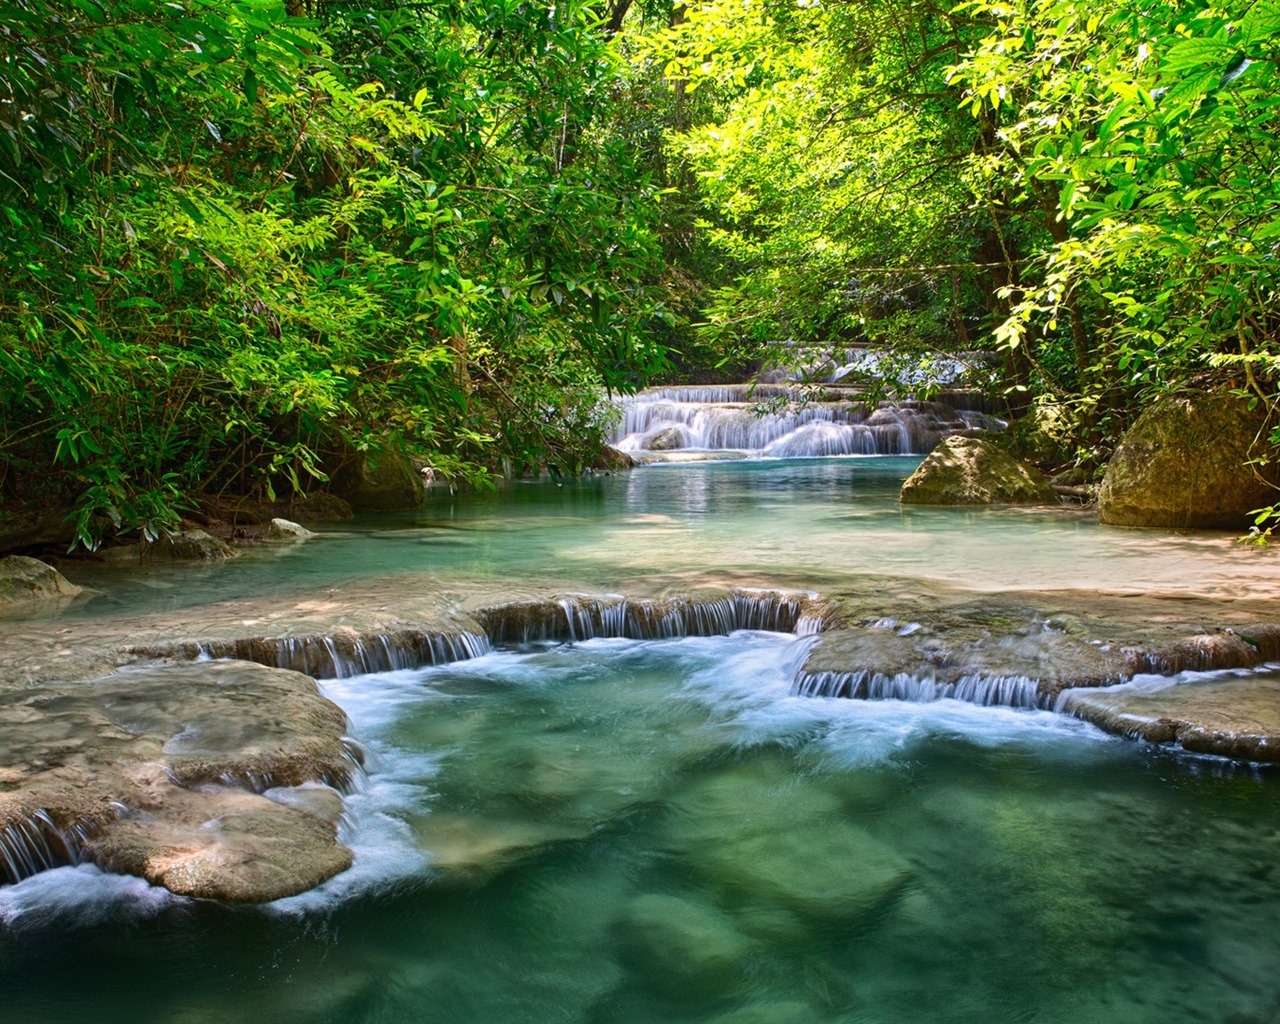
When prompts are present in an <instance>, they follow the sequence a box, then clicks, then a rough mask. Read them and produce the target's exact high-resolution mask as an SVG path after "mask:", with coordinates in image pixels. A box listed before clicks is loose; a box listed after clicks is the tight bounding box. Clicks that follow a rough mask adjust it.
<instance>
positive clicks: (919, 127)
mask: <svg viewBox="0 0 1280 1024" xmlns="http://www.w3.org/2000/svg"><path fill="white" fill-rule="evenodd" d="M1278 58H1280V0H1253V2H1243V0H1241V2H1236V3H1227V4H1221V5H1212V4H1202V3H1184V2H1173V0H1147V2H1144V3H1142V4H1138V3H1135V2H1133V0H1090V2H1088V3H1084V2H1075V0H1002V2H993V0H963V2H960V3H958V4H954V5H953V4H951V3H947V2H934V0H874V2H872V0H843V2H823V0H705V2H703V3H699V4H693V3H670V2H667V0H637V2H632V0H609V2H605V0H568V2H563V3H555V4H549V3H536V2H529V0H477V2H469V3H462V2H457V0H368V2H354V0H168V2H156V0H13V2H10V3H7V4H5V5H3V7H0V234H2V235H3V243H2V246H0V502H3V503H4V504H5V506H6V507H13V506H15V505H16V504H21V503H23V502H26V503H45V504H49V505H61V506H66V507H69V508H74V512H73V517H74V524H75V528H76V533H77V535H78V540H79V541H80V542H81V543H83V544H85V545H88V546H92V545H94V544H96V543H98V542H99V541H101V540H102V539H103V538H104V537H110V536H115V535H117V534H121V533H129V532H131V531H141V532H142V533H143V534H144V535H146V536H148V537H154V536H156V535H157V534H158V533H159V532H161V531H163V530H165V529H167V528H170V527H172V526H173V525H174V524H175V523H177V522H178V521H179V520H180V518H181V516H182V514H183V511H184V510H186V509H189V508H191V507H192V506H193V504H194V503H195V502H197V501H199V500H200V498H201V497H202V496H205V495H210V494H218V493H246V492H256V493H260V494H262V495H266V496H272V497H274V496H275V495H276V494H278V493H285V494H287V493H295V492H305V491H308V490H311V489H316V488H323V486H324V485H325V480H326V478H327V477H328V475H329V474H330V473H331V472H332V471H333V469H334V467H335V466H338V465H341V464H342V462H343V461H344V460H348V459H350V458H352V457H353V456H355V455H358V454H359V453H362V452H367V451H374V452H378V451H383V452H385V451H398V452H404V453H408V454H412V455H414V456H417V457H419V458H421V459H423V460H424V461H426V462H429V463H430V464H431V465H432V466H434V467H436V468H437V469H438V470H439V471H441V472H443V473H447V474H450V475H452V476H455V477H459V478H463V479H467V480H471V481H473V482H483V481H485V480H487V479H490V478H492V476H493V475H494V474H501V473H506V474H513V473H520V472H523V471H525V470H529V469H535V468H538V467H549V468H554V469H555V470H556V471H557V472H563V473H575V472H579V471H581V470H582V469H583V468H584V467H586V466H588V465H589V464H590V463H591V462H592V461H593V460H594V459H595V458H597V457H598V454H599V452H600V449H601V446H602V444H603V441H604V439H605V438H606V437H607V434H608V423H607V411H606V407H604V406H602V405H601V401H600V399H601V397H602V396H604V395H607V394H610V393H619V392H622V393H625V392H627V391H630V390H633V389H635V388H638V387H641V386H643V385H644V384H645V383H647V382H649V381H651V380H655V379H662V378H668V377H672V376H679V375H681V374H689V373H693V372H697V371H708V370H711V369H713V368H715V367H717V366H719V367H722V368H740V367H744V366H747V365H750V364H751V363H752V361H753V360H759V359H763V358H768V357H769V353H770V350H771V347H773V346H776V345H777V344H778V343H779V342H786V343H788V344H790V345H792V346H795V345H799V346H805V345H812V346H828V347H831V346H838V345H843V344H850V345H851V344H872V345H884V346H890V347H892V350H893V351H894V352H896V353H898V354H899V356H900V357H902V358H907V359H915V358H919V357H922V356H924V355H927V354H929V353H937V352H941V353H948V352H969V351H987V352H991V353H994V354H995V355H994V357H993V358H995V359H996V360H998V364H999V366H1000V370H999V372H998V373H997V374H996V375H995V377H994V378H993V379H992V381H991V385H990V386H991V387H992V388H993V390H994V391H995V392H996V393H997V394H998V395H999V396H1000V398H1001V400H1002V401H1004V402H1005V403H1007V405H1008V407H1009V408H1010V409H1011V410H1012V411H1014V412H1018V413H1022V412H1026V411H1028V410H1033V409H1034V408H1036V407H1037V406H1038V405H1044V404H1045V403H1052V404H1053V407H1054V408H1055V409H1056V410H1058V413H1059V415H1060V420H1061V422H1064V423H1066V424H1067V428H1066V429H1065V432H1063V433H1062V434H1061V440H1062V443H1063V446H1064V451H1063V454H1064V456H1065V457H1068V458H1071V459H1074V460H1076V461H1078V462H1079V463H1080V464H1081V465H1082V466H1085V467H1086V468H1091V469H1096V467H1098V466H1100V465H1101V464H1102V462H1103V461H1104V460H1105V458H1106V456H1107V453H1108V452H1109V450H1110V447H1111V446H1112V445H1114V443H1115V440H1116V437H1117V436H1118V433H1119V431H1120V430H1121V429H1122V428H1123V427H1124V426H1125V425H1126V424H1127V423H1128V422H1131V420H1132V419H1133V417H1134V416H1135V415H1136V413H1137V411H1139V410H1140V409H1141V408H1142V407H1143V406H1144V404H1145V403H1147V402H1148V401H1150V400H1151V398H1152V397H1153V396H1154V395H1156V394H1159V393H1162V392H1165V391H1169V390H1176V389H1178V388H1182V387H1186V386H1188V385H1189V384H1190V383H1191V382H1193V381H1195V380H1196V379H1198V377H1199V376H1202V375H1204V374H1206V373H1215V374H1217V375H1219V377H1220V379H1225V380H1228V381H1229V382H1231V383H1232V384H1233V385H1234V386H1235V387H1237V388H1238V389H1239V390H1240V391H1241V392H1242V393H1247V394H1248V396H1249V398H1250V400H1251V401H1255V402H1260V403H1264V404H1268V405H1269V404H1271V403H1273V402H1274V401H1275V385H1274V381H1275V378H1276V369H1277V366H1278V364H1280V351H1278V350H1277V346H1276V339H1275V335H1276V330H1277V317H1276V289H1277V284H1278V283H1280V267H1278V262H1277V254H1278V253H1280V178H1278V176H1277V169H1278V168H1277V165H1278V164H1280V110H1278V105H1280V68H1278V67H1277V59H1278ZM1277 440H1280V439H1277Z"/></svg>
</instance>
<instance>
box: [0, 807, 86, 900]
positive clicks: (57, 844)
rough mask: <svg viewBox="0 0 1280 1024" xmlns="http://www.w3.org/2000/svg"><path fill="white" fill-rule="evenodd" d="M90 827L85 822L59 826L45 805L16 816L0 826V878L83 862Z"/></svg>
mask: <svg viewBox="0 0 1280 1024" xmlns="http://www.w3.org/2000/svg"><path fill="white" fill-rule="evenodd" d="M90 831H91V829H90V828H89V827H88V826H86V825H83V824H73V825H71V826H70V827H68V828H65V829H64V828H59V827H58V825H57V823H56V822H55V821H54V820H53V818H52V817H51V816H50V815H49V813H48V812H47V811H46V810H44V809H43V808H37V809H36V810H34V811H31V812H30V813H29V814H26V815H25V816H17V817H14V818H13V819H11V820H10V821H9V822H8V823H6V824H5V825H4V826H3V827H0V882H5V883H9V882H20V881H22V879H24V878H30V877H31V876H32V875H36V874H39V873H40V872H41V871H49V870H51V869H53V868H57V867H63V866H67V865H75V864H79V863H81V862H82V860H83V859H84V846H85V843H86V841H87V840H88V837H89V833H90Z"/></svg>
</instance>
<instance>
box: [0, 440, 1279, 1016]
mask: <svg viewBox="0 0 1280 1024" xmlns="http://www.w3.org/2000/svg"><path fill="white" fill-rule="evenodd" d="M913 465H914V461H912V460H897V459H844V460H829V461H813V462H774V463H769V462H757V463H749V464H735V465H723V464H715V465H705V466H681V467H652V468H648V469H644V470H640V471H637V472H633V473H631V474H630V475H628V476H622V477H617V478H606V479H601V480H595V481H588V482H585V483H581V484H571V485H570V484H567V485H565V486H564V487H563V488H559V487H555V486H554V485H551V484H545V483H543V484H528V485H517V486H515V487H512V488H510V489H508V490H506V491H504V492H502V493H500V494H497V495H482V496H466V497H461V496H460V497H456V498H451V497H450V496H448V495H437V496H436V497H435V498H434V500H433V504H432V506H431V507H430V508H429V509H427V510H425V511H424V512H423V513H420V514H414V515H405V516H396V517H387V518H385V519H382V520H379V521H369V522H361V523H359V524H356V525H355V526H353V527H344V528H342V529H341V530H333V531H330V532H329V533H328V534H327V535H326V536H325V537H324V538H321V539H320V540H317V541H315V542H310V543H307V544H304V545H301V546H298V547H296V548H287V549H285V550H283V551H281V552H279V553H272V552H267V551H261V552H257V553H252V554H250V555H248V556H246V557H245V558H242V559H240V560H238V561H236V562H235V563H232V564H230V565H222V566H216V567H171V568H161V567H157V568H156V569H155V570H153V571H150V572H148V573H146V574H141V575H140V574H115V573H112V572H110V571H101V572H99V573H98V575H97V576H96V577H95V578H93V579H88V580H85V582H90V583H94V584H95V585H99V586H102V587H103V588H104V589H105V590H107V592H108V594H109V597H108V599H107V600H105V601H102V602H99V603H98V607H97V608H96V609H95V608H94V606H93V605H90V606H89V612H88V613H89V614H97V615H102V614H113V613H115V612H119V611H122V610H123V611H130V612H131V611H135V610H139V609H144V608H166V607H167V608H170V609H183V608H186V609H192V611H191V614H195V611H194V608H195V606H196V605H198V604H199V603H201V602H204V601H210V600H216V599H221V598H226V597H241V596H245V595H253V594H267V595H270V594H272V593H282V592H291V593H292V592H297V591H300V590H306V589H307V588H309V587H318V586H327V585H330V584H334V583H340V582H342V581H343V580H348V579H353V578H357V577H360V576H365V575H368V576H381V575H391V574H401V573H417V574H420V575H421V578H422V579H423V580H424V582H430V583H432V584H434V583H437V582H448V583H449V584H450V585H466V583H467V582H468V581H475V582H476V583H477V584H479V583H485V584H486V585H487V584H489V583H492V582H494V581H504V580H517V581H526V582H527V581H535V582H549V583H552V584H555V585H560V584H563V585H565V586H566V587H567V586H570V585H574V586H582V587H592V588H595V589H605V590H607V589H613V590H621V589H625V588H626V587H627V585H628V584H629V583H631V582H634V581H643V580H650V579H653V578H655V577H661V578H663V579H668V580H669V579H672V578H676V579H679V578H681V577H683V576H688V578H690V579H692V578H694V577H699V578H701V577H703V576H706V575H708V574H713V573H717V572H719V573H724V574H725V575H726V576H729V577H732V578H743V577H753V578H759V579H761V580H762V581H768V580H770V579H782V580H785V581H787V582H790V583H792V584H799V585H808V586H811V587H813V588H814V589H822V588H823V587H825V586H828V585H831V584H832V583H833V582H836V583H838V582H839V581H841V580H843V581H846V582H847V581H848V579H849V577H850V574H853V573H858V572H872V573H876V574H879V575H910V576H924V577H929V578H935V579H943V580H949V581H953V582H965V583H967V584H969V585H973V586H981V587H988V588H994V587H1001V586H1018V587H1027V586H1043V587H1051V586H1096V585H1103V586H1109V587H1116V588H1122V589H1135V590H1145V591H1160V592H1169V593H1186V592H1197V593H1222V594H1233V593H1249V594H1257V595H1261V594H1271V593H1276V592H1278V591H1277V588H1276V586H1275V583H1276V579H1277V576H1278V575H1280V574H1278V573H1277V570H1276V569H1275V568H1274V559H1272V558H1271V557H1270V555H1268V554H1267V553H1263V554H1262V555H1261V556H1258V555H1256V554H1255V553H1253V552H1250V551H1247V550H1245V549H1243V548H1241V547H1238V546H1236V545H1234V543H1233V538H1231V537H1228V536H1222V535H1212V534H1189V535H1183V536H1179V535H1174V534H1168V533H1156V532H1152V533H1146V532H1141V531H1137V532H1135V531H1120V530H1109V529H1107V528H1104V527H1099V526H1098V525H1097V523H1096V522H1095V521H1093V520H1092V519H1090V518H1089V517H1087V516H1083V515H1081V514H1079V513H1074V512H1070V511H1067V510H1063V511H1061V512H1058V511H1050V512H1044V511H1040V512H1031V511H1018V510H998V509H991V510H980V511H959V510H942V509H930V510H904V509H900V508H899V507H898V506H897V505H896V502H895V501H894V497H895V495H896V489H897V484H898V483H899V482H900V480H901V479H902V478H903V477H904V476H905V475H906V474H907V473H908V472H909V471H910V469H911V468H912V466H913ZM69 571H70V570H69ZM72 572H73V575H75V574H74V571H72ZM807 642H808V641H806V640H803V639H801V640H797V639H796V638H794V637H790V636H781V635H776V634H767V633H738V634H734V635H733V636H730V637H714V638H705V639H688V640H678V641H651V642H634V641H590V642H587V643H582V644H575V645H565V646H559V647H531V648H526V649H518V650H501V651H498V652H496V653H494V654H492V655H489V656H486V657H484V658H481V659H477V660H475V661H472V662H466V663H460V664H456V665H452V666H442V667H437V668H427V669H420V670H415V671H405V672H394V673H386V674H382V675H376V676H363V677H356V678H351V679H344V680H330V681H325V682H324V683H323V685H324V686H325V688H326V691H327V692H328V693H329V695H330V696H331V697H332V698H333V699H334V700H336V701H337V702H338V703H340V704H341V705H342V706H343V707H344V708H346V709H347V711H348V714H349V715H350V717H351V719H352V728H353V732H354V734H355V735H356V737H357V738H359V739H360V740H361V741H362V742H363V743H364V744H365V745H366V747H367V748H368V749H369V751H370V775H369V778H368V780H367V785H366V786H365V787H364V788H363V790H362V791H361V792H359V793H357V794H356V795H354V796H353V797H351V798H350V799H349V801H348V820H347V822H346V823H345V826H344V828H345V832H344V838H345V839H346V840H347V841H348V842H349V844H350V845H351V846H352V847H353V849H354V850H355V851H356V865H355V867H354V868H353V870H352V871H350V872H348V873H346V874H344V875H341V876H339V877H338V878H335V879H333V880H332V881H331V882H329V883H327V884H326V885H325V886H323V887H321V888H320V889H319V890H316V891H314V892H311V893H308V894H305V895H303V896H300V897H296V898H294V899H291V900H286V901H282V902H280V903H277V904H273V905H270V906H267V907H263V908H229V907H220V906H216V905H208V904H201V903H196V902H192V901H187V900H182V899H179V898H176V897H172V896H170V895H168V894H167V893H165V892H163V891H162V890H157V889H154V888H151V887H149V886H147V885H146V884H145V883H142V882H140V881H137V880H134V879H128V878H117V877H112V876H107V875H104V874H102V873H100V872H98V871H96V870H94V869H91V868H76V869H71V868H67V869H60V870H58V871H54V872H48V873H46V874H44V875H40V876H37V877H35V878H32V879H29V880H27V881H26V882H23V883H22V884H20V885H17V886H12V887H9V888H7V889H3V890H0V986H2V989H0V990H2V991H3V993H4V1003H3V1010H2V1011H0V1020H3V1021H4V1022H5V1024H11V1022H12V1024H51V1022H61V1021H70V1020H92V1021H95V1022H104V1024H125V1022H129V1024H151V1022H156V1024H257V1022H262V1021H270V1022H280V1024H322V1022H323V1024H330V1022H332V1024H375V1022H376V1024H419V1022H421V1024H498V1022H502V1024H507V1022H514V1024H519V1022H529V1024H544V1022H545V1024H553V1022H554V1024H650V1022H653V1024H686V1022H688V1024H693V1022H698V1024H729V1022H734V1024H799V1022H803V1024H855V1022H856V1024H908V1022H911V1024H914V1022H920V1024H951V1022H956V1024H959V1022H973V1024H988V1022H1037V1024H1059V1022H1061V1024H1092V1022H1099V1024H1102V1022H1107V1024H1112V1022H1121V1024H1125V1022H1134V1024H1140V1022H1141V1024H1146V1022H1161V1024H1164V1022H1199V1021H1204V1022H1213V1024H1263V1022H1266V1024H1274V1022H1276V1021H1280V931H1277V929H1276V926H1275V922H1276V921H1277V920H1280V867H1277V865H1280V783H1278V782H1277V777H1276V776H1275V775H1274V774H1272V773H1259V772H1255V771H1251V770H1249V769H1244V768H1231V767H1229V766H1227V765H1225V764H1223V763H1222V762H1217V761H1213V760H1209V759H1192V758H1187V757H1179V756H1175V755H1172V754H1169V753H1165V752H1160V751H1158V750H1153V749H1152V748H1149V747H1144V746H1141V745H1138V744H1133V743H1128V742H1125V741H1122V740H1118V739H1113V738H1109V737H1106V736H1104V735H1103V734H1101V733H1100V732H1098V731H1096V730H1094V729H1093V728H1092V727H1090V726H1087V725H1085V724H1083V723H1081V722H1077V721H1075V720H1072V719H1067V718H1064V717H1061V716H1056V715H1054V714H1052V713H1049V712H1037V711H1023V710H1014V709H1002V708H980V707H975V706H971V705H968V704H962V703H958V702H954V701H939V702H936V703H931V704H910V703H903V702H897V701H882V702H860V701H841V700H828V699H806V698H798V697H791V696H789V694H788V685H789V682H790V679H791V671H792V668H793V666H794V664H795V663H796V659H797V658H798V657H799V656H800V654H801V653H802V652H803V645H804V644H805V643H807Z"/></svg>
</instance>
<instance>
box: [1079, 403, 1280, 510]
mask: <svg viewBox="0 0 1280 1024" xmlns="http://www.w3.org/2000/svg"><path fill="white" fill-rule="evenodd" d="M1266 429H1267V422H1266V418H1265V415H1264V414H1263V413H1262V412H1261V411H1250V409H1249V407H1248V406H1247V404H1246V403H1244V402H1242V401H1241V400H1240V399H1238V398H1236V397H1235V396H1233V395H1231V394H1229V393H1227V392H1223V391H1218V392H1201V393H1198V394H1191V395H1170V396H1168V397H1166V398H1162V399H1160V400H1159V401H1158V402H1156V403H1155V404H1154V405H1153V406H1151V408H1150V409H1148V410H1147V411H1146V412H1144V413H1143V414H1142V415H1141V416H1139V417H1138V421H1137V422H1136V423H1135V424H1134V425H1133V426H1132V427H1131V428H1130V429H1129V431H1128V433H1126V434H1125V435H1124V437H1123V438H1122V439H1121V441H1120V445H1119V447H1118V448H1116V451H1115V454H1114V455H1113V456H1112V457H1111V462H1110V464H1109V465H1108V466H1107V474H1106V476H1105V477H1104V478H1103V481H1102V491H1101V493H1100V494H1099V497H1098V513H1099V519H1101V521H1102V522H1104V523H1107V524H1109V525H1111V526H1159V527H1166V528H1168V527H1172V528H1175V529H1204V530H1241V529H1245V528H1246V527H1248V525H1249V524H1250V523H1251V522H1252V518H1251V516H1250V515H1249V513H1250V512H1251V511H1252V510H1254V509H1257V508H1262V507H1263V506H1266V505H1270V504H1272V503H1273V502H1275V501H1277V500H1280V491H1277V490H1276V488H1275V487H1274V486H1272V485H1273V484H1274V483H1275V482H1276V480H1277V474H1276V472H1275V469H1274V467H1271V468H1260V467H1256V466H1251V465H1247V463H1248V462H1249V460H1250V459H1252V458H1255V457H1257V456H1258V455H1259V454H1261V453H1262V452H1263V451H1264V450H1265V448H1266V441H1265V435H1266Z"/></svg>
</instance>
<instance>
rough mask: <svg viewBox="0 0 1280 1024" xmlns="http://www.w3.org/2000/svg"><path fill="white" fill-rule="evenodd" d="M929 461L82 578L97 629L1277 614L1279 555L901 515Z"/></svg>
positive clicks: (854, 465)
mask: <svg viewBox="0 0 1280 1024" xmlns="http://www.w3.org/2000/svg"><path fill="white" fill-rule="evenodd" d="M916 464H917V460H915V459H908V458H841V459H808V460H753V461H745V462H734V463H708V464H701V465H684V466H648V467H644V468H641V469H637V470H633V471H632V472H630V473H628V474H624V475H621V476H617V477H604V478H594V479H588V480H582V481H577V482H570V483H566V484H564V485H563V486H560V485H557V484H554V483H551V482H549V481H540V482H533V481H526V482H520V483H514V484H511V485H509V486H506V487H504V488H502V489H501V490H500V491H498V492H495V493H483V494H474V493H468V494H459V495H456V496H451V495H449V494H448V493H447V492H445V491H436V492H434V493H433V494H432V495H431V497H430V500H429V502H428V505H427V507H426V508H425V509H423V510H422V511H420V512H414V513H402V514H399V515H395V516H386V517H381V518H372V517H369V518H362V519H360V520H358V521H357V522H356V523H354V524H349V525H343V526H340V527H334V528H331V529H329V530H328V531H327V533H325V534H323V535H322V536H321V537H320V538H319V539H317V540H315V541H311V542H308V543H305V544H300V545H295V546H285V547H283V548H280V547H272V548H270V549H267V548H263V547H259V548H251V549H249V550H248V552H247V554H246V556H245V557H243V558H241V559H239V560H238V561H237V562H235V563H234V564H232V565H215V566H169V567H165V566H155V567H153V568H151V569H149V570H148V571H147V572H145V573H142V574H139V573H137V572H125V573H121V572H119V571H115V572H111V571H106V570H93V571H89V570H87V569H82V568H78V567H76V566H75V565H74V564H69V566H68V567H67V570H66V571H67V572H68V573H69V574H70V575H71V576H72V577H73V578H74V579H75V580H76V581H77V582H84V583H88V584H89V585H92V586H97V587H100V588H102V589H103V590H105V591H107V593H108V594H109V595H110V599H109V600H107V601H100V602H94V603H91V604H89V605H87V606H85V611H84V614H90V615H94V614H110V613H111V612H113V611H116V610H119V609H120V608H121V607H122V606H123V607H126V608H128V609H130V610H135V611H141V610H147V609H151V608H165V607H169V608H178V607H189V606H191V605H193V604H198V603H202V602H206V601H212V600H217V599H220V598H230V597H245V596H253V595H261V594H273V593H295V592H297V591H299V590H306V589H308V588H316V589H318V588H322V587H325V586H330V585H333V584H336V583H341V582H342V581H344V580H350V579H353V578H360V577H379V576H385V575H389V574H394V573H403V572H415V573H420V574H422V575H423V576H424V577H426V578H427V579H428V580H430V581H432V582H436V583H442V584H445V585H451V586H461V587H465V586H466V584H467V582H468V581H472V580H491V579H504V580H505V579H518V580H528V581H533V582H547V583H550V584H552V585H555V584H556V583H563V584H564V585H566V586H569V585H572V586H576V587H587V588H596V589H600V590H605V591H617V590H620V589H623V588H625V587H626V586H627V584H628V582H629V581H634V580H639V579H643V578H649V577H652V576H654V575H655V574H680V573H686V574H694V573H708V572H712V573H714V572H717V571H723V572H726V573H729V572H731V573H735V574H738V575H739V576H740V577H741V576H749V577H755V578H759V579H770V578H772V579H775V580H778V581H779V582H781V583H787V584H791V585H799V586H811V587H813V588H815V589H821V588H822V587H825V586H831V585H838V584H839V582H840V581H841V579H843V578H845V577H847V576H848V575H849V574H856V573H871V574H877V575H889V576H910V577H917V578H929V579H937V580H945V581H949V582H953V583H960V584H963V585H967V586H972V587H978V588H983V589H1001V588H1010V587H1016V588H1046V589H1051V588H1059V587H1084V588H1107V589H1112V588H1114V589H1122V590H1142V591H1157V592H1171V593H1174V592H1180V593H1187V592H1192V593H1200V594H1208V595H1222V596H1246V595H1247V596H1257V597H1280V561H1277V559H1276V557H1275V555H1274V553H1273V552H1272V551H1269V550H1268V551H1259V550H1256V549H1252V548H1248V547H1246V546H1244V545H1240V544H1237V543H1236V542H1235V537H1234V536H1233V535H1231V534H1227V533H1187V534H1176V533H1172V532H1169V531H1163V530H1126V529H1119V528H1111V527H1103V526H1099V525H1098V523H1097V519H1096V517H1095V516H1092V515H1090V514H1087V513H1082V512H1080V511H1076V510H1071V509H1066V508H1063V509H1029V508H969V509H961V508H920V507H908V508H903V507H901V506H899V505H898V502H897V494H898V489H899V487H900V485H901V483H902V480H903V479H905V478H906V476H908V475H909V474H910V473H911V471H912V470H913V469H914V467H915V466H916Z"/></svg>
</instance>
